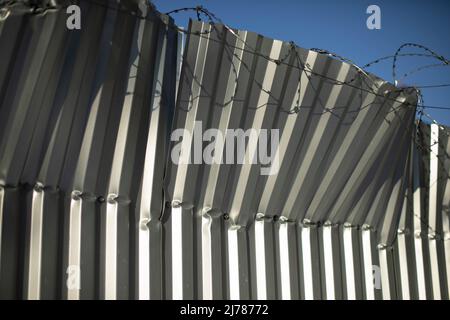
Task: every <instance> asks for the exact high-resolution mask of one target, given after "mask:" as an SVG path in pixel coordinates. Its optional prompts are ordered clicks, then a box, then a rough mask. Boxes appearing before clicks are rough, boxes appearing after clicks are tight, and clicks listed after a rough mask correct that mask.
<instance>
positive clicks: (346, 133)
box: [0, 0, 450, 299]
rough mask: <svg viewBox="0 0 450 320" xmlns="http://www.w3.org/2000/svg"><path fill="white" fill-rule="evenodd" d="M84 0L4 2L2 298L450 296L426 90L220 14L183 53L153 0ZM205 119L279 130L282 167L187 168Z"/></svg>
mask: <svg viewBox="0 0 450 320" xmlns="http://www.w3.org/2000/svg"><path fill="white" fill-rule="evenodd" d="M80 6H81V10H82V12H83V20H82V29H81V30H68V29H67V28H66V19H67V16H68V15H67V14H66V11H65V10H64V8H51V9H46V10H33V9H30V7H29V6H27V5H25V4H24V3H13V4H8V5H5V4H4V5H3V11H2V18H0V48H1V49H0V61H2V63H1V64H0V241H1V242H0V297H1V298H25V299H60V298H62V299H149V298H151V299H172V298H173V299H211V298H214V299H227V298H231V299H248V298H251V299H281V298H282V299H381V298H384V299H395V298H403V299H408V298H434V299H440V298H445V299H448V298H449V288H450V280H449V279H450V270H449V269H450V261H449V259H450V244H449V243H450V242H449V241H448V239H449V227H450V225H449V221H448V215H449V208H450V179H449V171H450V168H449V167H450V161H449V153H450V139H449V138H448V135H449V131H450V130H449V129H448V128H444V127H440V126H438V125H434V124H433V125H431V126H430V125H426V124H424V123H421V122H420V123H416V122H414V116H415V111H416V110H415V106H416V104H417V95H416V93H415V91H414V90H411V89H408V90H406V89H405V90H399V89H398V88H396V87H394V86H393V85H391V84H389V83H387V82H385V81H383V80H381V79H378V78H377V77H375V76H373V75H370V74H366V73H365V72H362V71H361V70H360V69H358V68H357V67H355V66H353V65H350V64H348V63H346V62H342V61H339V60H336V59H333V58H331V57H329V56H328V55H325V54H321V53H318V52H315V51H308V50H304V49H301V48H298V47H295V46H293V45H292V44H290V43H286V42H281V41H277V40H272V39H269V38H266V37H263V36H261V35H258V34H255V33H252V32H246V31H240V30H232V29H230V28H228V27H227V26H224V25H220V24H206V23H202V22H197V21H195V22H191V23H190V26H189V29H188V30H187V31H186V32H185V33H186V34H187V37H186V46H185V49H184V56H183V59H181V49H182V45H181V42H182V40H183V37H182V33H181V32H180V30H179V29H178V28H177V27H176V26H175V25H174V24H173V21H172V20H171V19H170V18H169V17H167V16H164V15H160V14H159V13H157V12H155V11H154V10H152V8H150V7H147V6H143V5H142V3H141V4H140V5H138V4H136V1H130V0H127V1H120V3H116V2H115V1H107V0H104V1H100V0H96V1H84V0H83V1H81V2H80ZM142 17H144V18H142ZM181 60H182V67H181V73H180V70H179V66H180V62H181ZM199 124H201V126H202V127H201V128H200V131H201V132H207V130H208V129H219V131H220V132H226V131H227V130H231V129H241V130H243V131H246V130H249V129H254V130H258V131H257V132H262V130H265V129H266V130H269V131H270V132H273V131H271V130H273V129H276V130H277V131H276V134H277V137H278V138H279V139H278V140H279V143H278V145H273V144H271V146H272V147H271V148H269V149H270V151H271V154H272V155H274V154H275V157H274V158H272V160H274V161H275V162H273V161H272V163H271V165H272V166H267V165H264V164H261V163H260V164H258V163H247V162H245V161H244V162H240V163H235V162H233V161H231V162H228V161H227V160H228V158H227V157H228V154H227V152H228V151H229V150H228V149H226V148H225V147H224V146H223V145H220V144H219V143H217V141H216V142H215V144H213V145H214V148H213V149H214V150H213V152H211V155H212V158H213V159H214V161H213V162H212V163H210V164H206V163H203V162H202V161H200V162H198V161H189V162H186V163H175V162H174V161H173V157H172V156H173V153H174V150H177V151H178V152H179V153H180V155H182V156H183V157H185V158H186V159H192V158H194V160H195V158H196V157H197V155H198V152H197V151H198V150H200V151H201V154H203V149H205V147H207V146H208V144H209V142H210V141H212V139H209V140H208V139H207V140H208V141H205V140H204V139H203V140H201V141H200V144H199V143H198V140H197V138H196V134H197V133H198V129H199V128H198V125H199ZM176 129H183V130H184V133H185V135H184V136H183V139H182V140H181V142H179V141H172V139H171V133H172V132H175V131H176ZM258 134H259V133H258ZM210 138H211V137H210ZM274 140H275V136H272V135H271V136H270V137H269V144H270V143H272V142H273V141H274ZM250 141H251V137H250ZM437 142H438V143H437ZM205 150H206V149H205ZM275 151H276V152H275ZM243 152H244V154H245V155H246V156H247V157H248V158H249V159H253V158H254V157H255V156H256V154H257V153H258V150H257V148H256V145H255V144H252V143H246V144H245V148H244V150H243ZM274 163H275V165H276V166H275V167H274ZM272 169H273V170H275V171H274V172H272V171H271V170H272ZM264 170H266V171H269V172H270V173H272V174H268V175H265V174H262V172H263V171H264ZM447 275H448V276H447Z"/></svg>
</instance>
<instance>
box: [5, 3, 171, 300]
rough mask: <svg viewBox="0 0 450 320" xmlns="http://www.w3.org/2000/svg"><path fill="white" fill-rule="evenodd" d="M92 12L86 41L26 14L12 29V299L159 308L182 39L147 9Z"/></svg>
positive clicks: (133, 6) (90, 8)
mask: <svg viewBox="0 0 450 320" xmlns="http://www.w3.org/2000/svg"><path fill="white" fill-rule="evenodd" d="M80 6H81V12H82V13H83V15H82V19H83V20H82V29H81V30H68V29H67V28H66V19H67V17H68V15H67V14H66V10H65V9H64V8H62V9H52V10H48V11H44V12H42V13H41V12H40V11H37V13H34V12H33V11H32V10H31V9H30V8H28V7H27V6H26V3H24V4H20V3H17V4H13V5H11V6H8V7H6V9H7V10H9V16H8V17H7V18H6V19H5V20H3V21H0V23H1V28H0V30H1V31H0V47H1V48H2V49H1V50H0V51H1V53H0V54H1V60H2V63H1V66H0V92H1V95H0V99H1V100H0V122H1V125H0V128H1V129H0V142H1V143H0V157H1V161H0V185H1V197H0V198H1V200H0V203H1V206H0V212H1V213H2V214H1V215H0V217H1V218H2V219H1V220H0V221H1V224H0V226H1V228H0V229H1V230H2V233H1V236H2V238H1V239H2V241H1V251H0V254H1V260H0V264H1V265H0V267H1V269H0V283H1V285H0V295H1V297H2V298H28V299H39V298H44V299H47V298H51V299H55V298H67V299H94V298H110V299H114V298H126V299H127V298H134V297H144V298H148V297H150V296H152V297H154V298H161V297H163V288H164V285H163V283H164V277H163V274H164V273H163V267H162V266H161V264H162V258H161V257H162V251H161V250H162V243H163V242H162V238H163V227H162V225H161V222H160V217H161V214H162V210H163V207H164V196H163V193H162V189H163V176H164V167H165V165H164V164H165V162H166V152H167V144H166V141H167V139H168V138H167V132H168V129H169V128H170V121H171V118H172V111H171V110H173V109H174V103H175V87H176V66H177V55H178V53H177V47H178V40H177V37H178V32H177V31H176V28H175V27H174V25H173V22H172V20H171V19H169V18H168V17H167V16H160V15H159V14H158V13H155V12H154V11H152V10H151V9H150V8H149V7H147V6H145V5H144V6H142V5H141V6H138V5H137V1H121V2H120V3H117V4H116V2H115V1H95V2H89V1H81V3H80ZM119 6H120V8H119V9H120V10H118V7H119ZM141 16H143V17H145V18H141ZM150 231H151V232H150ZM138 252H139V253H140V254H137V253H138ZM135 260H136V261H135ZM150 266H151V267H152V272H151V273H150V271H149V268H150Z"/></svg>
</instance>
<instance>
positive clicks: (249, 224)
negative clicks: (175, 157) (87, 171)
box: [168, 22, 416, 299]
mask: <svg viewBox="0 0 450 320" xmlns="http://www.w3.org/2000/svg"><path fill="white" fill-rule="evenodd" d="M188 32H189V34H190V36H189V38H188V42H187V47H186V50H185V58H184V61H183V68H182V74H181V79H180V87H179V95H178V100H177V109H176V113H175V119H174V129H185V130H186V131H187V132H188V133H190V135H188V137H189V139H186V137H185V138H184V139H183V141H182V142H180V143H179V147H180V150H181V154H182V155H184V156H185V157H187V158H189V157H192V158H191V159H193V158H194V157H195V156H196V155H194V153H195V152H196V151H197V150H196V148H197V147H198V146H197V145H196V143H197V142H196V141H194V139H195V134H196V130H197V128H196V127H195V126H196V121H199V122H198V123H201V124H202V126H203V128H202V129H203V132H205V131H206V130H207V129H209V128H218V129H219V130H220V131H221V132H222V134H223V135H225V131H226V130H227V129H238V128H242V129H243V130H247V129H250V128H253V129H258V130H259V129H274V128H275V129H279V130H280V135H279V136H280V144H279V146H278V153H279V154H278V156H279V164H280V166H279V171H278V173H277V174H273V175H261V173H260V169H261V166H260V165H256V164H248V163H243V164H231V165H230V164H224V162H225V161H223V159H225V157H226V155H225V153H224V152H223V151H222V150H223V149H219V151H218V152H217V153H215V155H214V157H216V158H215V159H217V160H218V161H217V163H213V164H211V165H206V164H195V163H191V164H186V163H179V164H172V165H171V164H169V175H168V177H169V179H170V180H169V185H168V197H169V198H170V200H171V201H172V205H173V207H174V208H178V207H180V206H181V207H182V210H183V211H189V217H192V216H193V217H194V220H196V221H195V222H194V223H193V224H194V226H195V225H196V226H197V227H194V232H193V233H192V232H191V233H190V236H191V238H190V240H189V242H191V243H192V242H194V244H195V243H197V244H198V245H199V246H200V248H198V249H197V250H198V251H197V255H200V258H198V261H192V260H189V261H183V260H182V259H180V261H183V265H177V266H174V268H177V270H176V271H177V273H179V272H182V270H184V269H185V268H189V269H192V268H193V269H194V272H191V273H190V274H188V275H187V276H188V277H190V279H194V280H193V281H195V279H197V281H198V284H197V285H198V286H199V288H200V289H199V293H198V297H202V298H204V299H207V298H221V297H225V296H226V295H225V293H226V292H225V291H224V288H223V285H224V284H223V281H224V279H223V275H222V272H223V270H224V268H227V267H228V268H229V270H228V275H229V277H230V279H229V281H230V283H229V285H230V286H231V287H230V288H229V290H230V295H231V293H233V297H235V298H248V297H251V298H261V299H266V298H282V297H285V298H291V297H292V298H296V297H304V298H311V299H312V298H326V297H328V298H363V297H364V292H363V283H364V275H363V272H362V266H361V264H362V262H361V261H362V260H361V257H360V252H361V251H362V247H361V240H360V239H359V237H360V232H359V231H358V229H359V228H361V227H362V226H363V225H364V226H365V227H366V228H367V229H370V228H372V229H376V230H377V231H378V232H377V233H376V237H375V239H373V241H375V242H374V243H375V244H380V243H381V244H383V245H386V244H389V245H390V244H392V242H393V240H394V239H395V235H396V229H397V224H398V220H399V218H400V213H401V208H402V205H403V202H404V194H405V190H406V184H407V179H406V177H407V175H406V173H407V164H408V162H407V157H408V152H409V148H410V141H411V134H412V128H413V121H414V114H415V108H414V105H415V103H416V95H415V94H414V92H409V93H408V92H404V91H403V92H400V91H398V90H397V89H396V88H395V87H393V86H392V85H390V84H388V83H386V82H384V81H382V80H380V79H377V78H376V77H374V76H372V75H363V74H360V73H359V72H358V69H357V68H355V67H353V66H351V65H349V64H347V63H343V62H341V61H338V60H335V59H332V58H330V57H329V56H326V55H322V54H319V53H317V52H313V51H307V50H303V49H300V48H293V47H292V46H291V45H290V44H289V43H283V42H281V41H277V40H271V39H268V38H265V37H262V36H260V35H257V34H254V33H251V32H245V31H237V30H234V31H233V30H230V29H228V28H227V27H225V26H221V25H212V26H211V25H209V24H204V23H201V22H192V23H191V25H190V28H189V30H188ZM352 79H353V80H352ZM345 82H349V84H350V85H346V84H345ZM342 83H344V84H342ZM297 103H298V104H299V107H298V106H297ZM215 151H217V150H215ZM245 152H246V154H250V155H251V157H252V156H253V154H254V153H255V152H256V151H255V148H254V146H253V145H251V144H250V143H249V144H248V145H247V147H246V151H245ZM191 161H195V159H194V160H191ZM177 210H178V209H177ZM224 215H225V216H228V217H229V222H227V223H226V224H227V225H228V226H226V225H225V223H224V222H223V221H218V220H220V217H221V216H224ZM277 220H279V222H276V221H277ZM184 221H185V222H186V223H187V224H192V221H191V220H184ZM181 223H183V222H181ZM299 223H300V224H301V225H302V226H301V227H300V229H298V228H297V230H296V228H290V227H289V225H290V224H299ZM323 224H325V225H326V227H324V228H322V227H321V226H322V225H323ZM220 225H222V229H221V230H220ZM229 228H231V229H229ZM227 229H229V230H228V231H227ZM241 229H244V230H247V231H248V235H247V237H241V238H239V236H238V235H239V234H240V233H242V232H246V231H241ZM322 231H323V232H322ZM296 233H297V235H296ZM222 234H227V235H228V236H229V238H228V255H229V257H228V265H227V258H226V254H227V252H226V251H225V250H224V249H223V248H222V247H221V246H220V245H219V244H218V242H219V241H220V240H219V239H216V237H219V238H220V237H222ZM173 236H174V237H179V235H178V234H175V233H173ZM183 236H184V235H183ZM298 238H299V239H300V243H301V244H300V246H301V256H299V252H298V251H297V249H296V248H297V240H296V239H298ZM337 240H338V241H337ZM241 241H242V242H243V243H240V242H241ZM339 243H340V245H339ZM323 248H326V253H324V251H323ZM188 250H189V249H188V247H186V250H183V252H187V251H188ZM241 251H243V253H242V254H241V255H240V252H241ZM217 252H221V254H217ZM239 258H241V259H248V261H245V262H243V263H244V270H242V268H240V263H241V262H242V261H241V259H239ZM299 258H301V259H302V270H303V279H298V278H299V277H298V272H299V271H298V270H296V269H295V268H297V267H298V262H293V261H292V260H294V259H299ZM323 259H327V260H325V261H327V262H330V264H328V263H325V264H323V262H324V260H323ZM230 261H233V262H232V263H231V262H230ZM236 261H238V262H237V263H236ZM189 264H190V265H189ZM341 265H343V266H341ZM333 266H334V267H333ZM281 267H282V269H283V270H282V269H280V268H281ZM195 268H199V269H200V270H201V271H197V273H195ZM291 268H292V269H291ZM321 268H322V269H323V270H321ZM174 272H175V270H174ZM341 274H342V275H344V280H343V279H342V277H341ZM183 275H185V274H183ZM238 279H239V280H238ZM184 280H186V279H184ZM186 281H187V280H186ZM299 281H300V282H302V283H301V284H300V285H299V284H298V282H299ZM242 282H244V283H245V286H243V285H242ZM238 284H239V288H238ZM300 287H302V288H301V289H300ZM177 289H178V290H181V288H177ZM189 290H191V291H192V290H193V288H191V287H190V288H189ZM189 290H188V288H186V287H184V288H183V292H179V293H178V294H177V296H179V297H187V298H192V297H196V295H195V293H193V292H191V291H189ZM241 293H242V294H241Z"/></svg>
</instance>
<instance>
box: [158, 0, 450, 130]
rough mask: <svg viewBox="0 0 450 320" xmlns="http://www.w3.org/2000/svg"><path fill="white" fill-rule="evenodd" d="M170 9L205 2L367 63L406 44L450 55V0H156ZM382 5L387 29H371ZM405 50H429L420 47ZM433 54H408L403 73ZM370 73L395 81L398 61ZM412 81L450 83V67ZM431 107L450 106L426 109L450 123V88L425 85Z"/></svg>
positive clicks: (239, 19)
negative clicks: (374, 11)
mask: <svg viewBox="0 0 450 320" xmlns="http://www.w3.org/2000/svg"><path fill="white" fill-rule="evenodd" d="M152 2H153V3H154V4H155V5H156V7H157V9H158V10H159V11H161V12H167V11H170V10H172V9H176V8H181V7H195V6H196V5H202V6H203V7H205V8H207V9H208V10H209V11H211V12H213V13H214V14H215V15H216V16H217V17H219V18H220V19H222V21H223V22H224V23H226V24H227V25H229V26H231V27H234V28H238V29H245V30H249V31H254V32H257V33H260V34H263V35H265V36H268V37H272V38H276V39H280V40H286V41H291V40H292V41H294V42H295V43H296V44H298V45H300V46H301V47H304V48H322V49H326V50H328V51H331V52H335V53H337V54H339V55H341V56H344V57H346V58H348V59H351V60H352V61H354V62H355V63H356V64H358V65H360V66H362V65H364V64H366V63H367V62H370V61H372V60H375V59H376V58H379V57H382V56H387V55H393V54H394V53H395V51H396V50H397V48H398V47H399V46H400V45H402V44H403V43H406V42H413V43H418V44H422V45H425V46H426V47H428V48H430V49H432V50H433V51H435V52H436V53H438V54H439V55H442V56H444V57H446V58H447V59H450V37H449V33H450V1H448V0H442V1H438V0H428V1H426V0H389V1H381V0H378V1H365V0H360V1H355V0H353V1H350V0H340V1H336V0H334V1H333V0H304V1H298V0H297V1H296V0H272V1H270V0H240V1H237V0H153V1H152ZM371 4H375V5H378V6H379V7H380V9H381V30H369V29H368V28H367V26H366V20H367V18H368V17H369V14H367V13H366V9H367V7H368V6H369V5H371ZM189 17H191V18H195V13H194V12H190V13H188V14H186V13H181V14H177V15H174V18H175V19H176V22H177V24H178V25H181V26H187V23H188V19H189ZM404 52H416V53H423V52H422V51H420V50H417V49H407V50H405V51H404ZM436 63H439V61H437V60H434V59H431V58H427V57H402V58H401V59H400V61H399V63H398V69H397V70H398V74H400V75H402V74H404V73H406V72H408V71H411V70H413V69H416V68H417V67H420V66H423V65H429V64H436ZM367 70H368V71H370V72H372V73H374V74H376V75H378V76H380V77H382V78H383V79H386V80H388V81H391V82H392V81H393V80H392V60H386V61H385V62H382V63H380V64H378V65H375V66H373V67H371V68H369V69H367ZM404 83H405V84H407V85H417V86H418V85H434V84H444V83H445V84H450V66H446V67H436V68H430V69H426V70H423V71H420V72H417V73H414V74H412V75H411V76H409V77H407V78H406V79H405V80H404ZM422 92H423V95H424V101H425V105H429V106H439V107H448V108H449V110H438V109H426V110H425V111H426V112H427V113H429V114H430V115H431V116H432V117H433V118H434V119H435V120H436V121H438V122H439V123H442V124H446V125H450V87H444V88H429V89H422Z"/></svg>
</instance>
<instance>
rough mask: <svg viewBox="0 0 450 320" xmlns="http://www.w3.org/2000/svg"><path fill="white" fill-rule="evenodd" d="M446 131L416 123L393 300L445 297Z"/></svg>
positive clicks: (449, 257) (449, 189) (449, 255)
mask: <svg viewBox="0 0 450 320" xmlns="http://www.w3.org/2000/svg"><path fill="white" fill-rule="evenodd" d="M449 135H450V129H449V128H448V127H444V126H440V125H437V124H431V125H427V124H424V123H422V122H420V123H418V127H417V133H416V139H415V141H414V144H413V146H412V153H411V159H410V168H411V169H410V184H409V188H408V189H407V195H406V201H405V206H404V208H403V212H402V217H401V219H400V225H399V228H398V237H397V241H396V243H395V246H394V248H393V249H394V261H395V268H396V269H395V272H396V274H397V275H398V277H397V279H396V280H397V288H398V298H402V299H449V296H450V292H449V290H450V282H449V281H450V269H449V267H450V263H449V262H450V244H449V228H450V223H449V214H450V212H449V208H450V207H449V205H450V158H449V154H450V139H449Z"/></svg>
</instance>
